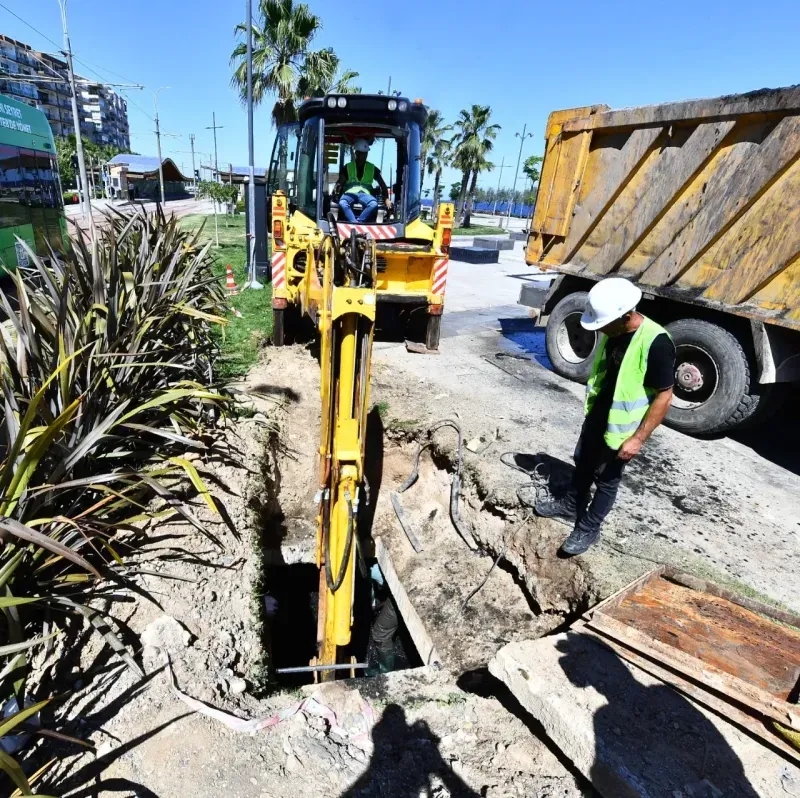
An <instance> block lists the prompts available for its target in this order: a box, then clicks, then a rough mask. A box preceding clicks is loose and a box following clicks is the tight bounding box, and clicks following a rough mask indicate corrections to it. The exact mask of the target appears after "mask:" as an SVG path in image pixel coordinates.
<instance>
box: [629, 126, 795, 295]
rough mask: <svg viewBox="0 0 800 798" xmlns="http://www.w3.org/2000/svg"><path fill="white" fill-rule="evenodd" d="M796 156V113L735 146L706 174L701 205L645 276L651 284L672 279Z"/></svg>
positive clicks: (744, 209) (686, 267) (748, 205)
mask: <svg viewBox="0 0 800 798" xmlns="http://www.w3.org/2000/svg"><path fill="white" fill-rule="evenodd" d="M798 157H800V115H798V116H787V117H784V118H783V119H782V120H781V121H780V122H778V124H777V125H776V126H775V127H774V128H773V130H772V132H771V133H770V134H769V135H768V136H767V137H766V138H765V139H764V141H763V142H762V143H761V144H760V145H757V146H755V147H754V146H750V147H745V146H742V147H733V152H732V153H731V155H730V157H728V158H726V159H725V160H724V161H723V162H721V163H720V168H719V169H718V170H717V171H715V172H714V174H712V175H711V176H710V177H709V180H708V182H707V183H706V185H705V187H704V191H703V195H702V205H701V206H700V208H699V210H698V211H697V213H696V215H695V216H694V218H693V219H691V221H689V223H688V224H687V225H686V226H685V227H683V229H682V230H681V231H680V232H679V233H678V234H677V236H675V238H674V239H673V241H672V242H671V243H670V245H669V246H668V247H667V248H666V249H665V250H664V251H663V252H662V253H661V254H660V255H658V257H656V258H655V259H654V260H653V262H652V264H651V265H650V266H649V267H648V269H647V271H646V272H645V274H644V276H643V278H642V279H643V281H644V282H646V283H651V284H655V285H664V284H668V283H671V282H673V281H674V280H675V279H676V278H677V277H678V276H679V275H681V274H682V273H683V272H685V271H686V269H688V268H689V267H690V266H691V265H692V263H693V262H694V261H695V259H696V258H697V257H698V256H699V255H700V254H701V253H702V252H703V251H705V250H706V249H707V248H708V247H709V246H711V244H713V242H714V241H715V240H716V239H718V238H719V237H720V236H721V235H722V234H723V233H724V232H725V231H726V230H727V229H728V228H729V226H730V225H731V224H732V223H733V222H734V221H735V220H736V219H737V218H738V217H739V216H741V215H742V214H743V213H745V212H746V211H747V209H748V208H749V207H750V206H751V205H752V203H753V202H755V201H756V200H757V199H758V197H759V196H761V194H762V193H763V191H764V189H765V188H766V187H767V186H768V185H769V184H770V183H771V182H772V181H773V180H774V179H775V178H776V176H778V175H779V174H780V173H781V172H783V171H784V170H785V169H786V168H787V167H788V166H790V165H791V163H792V162H793V161H794V160H795V159H797V158H798Z"/></svg>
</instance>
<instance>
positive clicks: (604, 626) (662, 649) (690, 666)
mask: <svg viewBox="0 0 800 798" xmlns="http://www.w3.org/2000/svg"><path fill="white" fill-rule="evenodd" d="M588 626H589V627H590V628H592V629H596V630H598V631H599V632H602V633H603V634H605V635H608V636H609V637H611V638H612V639H614V640H618V641H619V642H620V643H622V644H623V645H626V646H629V647H630V648H632V649H634V650H636V651H640V652H642V653H643V654H645V655H646V656H649V657H653V658H654V659H656V660H658V661H659V662H661V663H664V664H666V665H668V666H669V667H671V668H674V669H675V670H677V671H679V672H681V673H684V674H686V675H687V677H688V678H690V679H693V680H696V681H699V682H702V683H703V684H706V685H708V687H710V688H711V689H712V690H716V691H717V692H718V693H722V694H723V695H726V696H728V697H729V698H731V699H732V700H733V701H738V702H739V703H741V704H744V705H745V706H748V707H750V708H751V709H753V710H755V711H756V712H758V713H759V714H761V715H763V716H764V717H766V718H770V719H772V720H777V721H778V722H779V723H782V724H784V725H785V726H789V728H791V729H794V730H795V731H800V706H797V705H794V704H790V703H788V702H787V701H781V700H780V699H777V698H775V696H773V695H771V694H770V693H768V692H767V691H766V690H762V689H760V688H758V687H756V686H755V685H752V684H749V683H748V682H746V681H744V680H743V679H739V678H738V677H736V676H731V674H729V673H725V672H724V671H721V670H719V669H718V668H715V667H713V666H711V665H709V664H708V663H706V662H703V661H701V660H698V659H697V658H696V657H693V656H691V655H689V654H685V653H684V652H683V651H679V650H678V649H676V648H674V647H673V646H670V645H667V644H665V643H662V642H661V641H660V640H655V639H653V638H652V637H650V636H649V635H646V634H644V633H642V632H640V631H639V630H638V629H634V628H632V627H631V626H628V625H627V624H624V623H622V622H620V621H618V620H617V619H616V618H612V617H611V616H609V615H605V614H603V613H602V612H596V613H594V615H593V616H592V618H591V620H589V621H588Z"/></svg>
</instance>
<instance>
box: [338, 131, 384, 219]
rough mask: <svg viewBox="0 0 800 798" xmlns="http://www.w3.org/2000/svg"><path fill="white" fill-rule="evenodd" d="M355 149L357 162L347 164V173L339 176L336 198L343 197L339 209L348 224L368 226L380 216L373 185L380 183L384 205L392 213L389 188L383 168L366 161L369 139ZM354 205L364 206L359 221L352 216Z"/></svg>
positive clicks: (361, 142)
mask: <svg viewBox="0 0 800 798" xmlns="http://www.w3.org/2000/svg"><path fill="white" fill-rule="evenodd" d="M353 149H354V150H355V153H356V155H355V160H353V161H350V163H349V164H347V167H346V168H345V172H344V174H343V175H342V176H341V177H339V182H338V183H337V184H336V187H335V189H334V195H335V196H337V197H339V196H340V195H341V196H340V199H339V210H340V211H341V212H342V214H344V218H345V220H346V221H348V222H355V223H357V224H365V223H367V222H371V221H374V219H375V218H376V217H377V215H378V200H376V199H375V197H374V196H373V195H372V184H373V182H376V181H377V183H378V187H379V188H380V191H381V198H382V199H383V204H384V205H385V206H386V209H387V210H391V208H392V203H391V200H390V199H389V189H388V188H387V187H386V181H385V180H384V179H383V175H382V174H381V171H380V169H378V167H377V166H375V164H373V163H370V162H369V161H368V160H367V154H368V153H369V142H368V141H367V140H366V139H357V140H356V142H355V144H354V145H353ZM342 181H344V183H342ZM342 192H344V193H342ZM354 202H360V203H361V205H362V206H363V210H362V211H361V213H360V214H359V216H358V219H356V216H355V214H354V213H353V207H352V206H353V203H354ZM340 221H341V220H340Z"/></svg>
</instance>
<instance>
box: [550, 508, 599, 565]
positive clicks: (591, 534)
mask: <svg viewBox="0 0 800 798" xmlns="http://www.w3.org/2000/svg"><path fill="white" fill-rule="evenodd" d="M599 537H600V525H599V524H597V525H596V526H592V525H590V524H588V523H586V520H585V518H584V519H581V520H580V521H578V523H577V524H575V528H574V529H573V530H572V532H571V534H570V536H569V537H568V538H567V539H566V540H565V541H564V542H563V543H562V544H561V548H560V549H559V550H558V552H559V554H562V555H564V556H567V557H574V556H575V555H576V554H583V553H584V552H585V551H586V550H587V549H588V548H589V546H591V545H592V544H593V543H595V542H596V541H597V538H599Z"/></svg>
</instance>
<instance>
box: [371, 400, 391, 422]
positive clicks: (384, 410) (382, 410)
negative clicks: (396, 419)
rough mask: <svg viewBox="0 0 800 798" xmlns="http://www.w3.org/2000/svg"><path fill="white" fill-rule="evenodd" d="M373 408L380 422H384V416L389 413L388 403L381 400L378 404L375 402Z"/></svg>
mask: <svg viewBox="0 0 800 798" xmlns="http://www.w3.org/2000/svg"><path fill="white" fill-rule="evenodd" d="M373 407H374V408H375V410H377V411H378V415H379V416H380V417H381V421H386V416H387V414H388V412H389V403H388V402H387V401H385V400H381V401H380V402H375V404H374V405H373Z"/></svg>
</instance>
